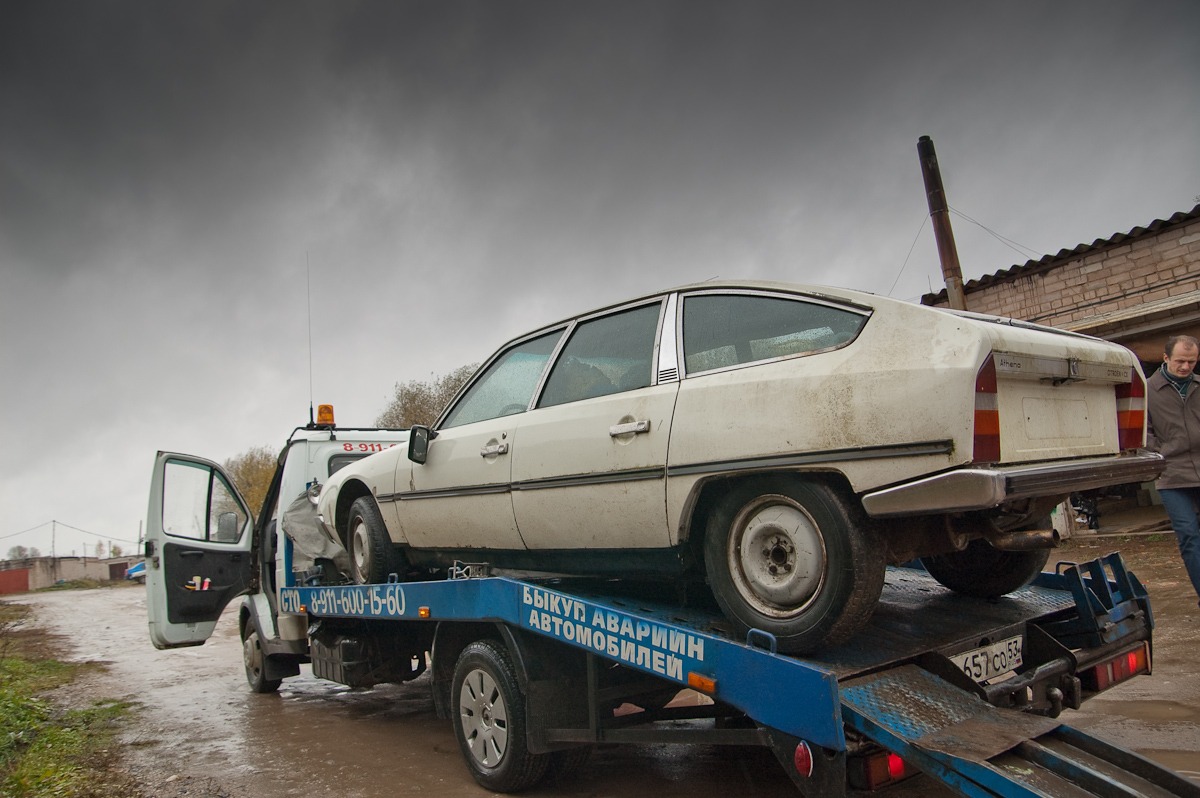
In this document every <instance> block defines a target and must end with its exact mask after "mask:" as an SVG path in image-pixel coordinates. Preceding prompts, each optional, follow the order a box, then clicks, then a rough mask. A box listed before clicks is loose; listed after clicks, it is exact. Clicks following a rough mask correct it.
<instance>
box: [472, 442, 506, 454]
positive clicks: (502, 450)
mask: <svg viewBox="0 0 1200 798" xmlns="http://www.w3.org/2000/svg"><path fill="white" fill-rule="evenodd" d="M498 454H508V444H507V443H493V444H491V445H490V446H484V447H483V448H482V449H480V450H479V456H480V457H495V456H496V455H498Z"/></svg>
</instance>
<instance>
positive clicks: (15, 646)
mask: <svg viewBox="0 0 1200 798" xmlns="http://www.w3.org/2000/svg"><path fill="white" fill-rule="evenodd" d="M29 613H30V609H29V608H28V607H25V606H21V605H17V604H8V603H5V602H0V795H3V796H6V797H8V796H11V798H115V796H135V795H138V794H139V793H138V791H137V789H136V785H134V784H132V783H131V781H130V779H129V777H128V776H127V775H126V774H125V773H124V772H123V771H122V770H120V768H118V767H116V766H115V765H116V760H117V759H119V755H114V753H113V752H114V751H116V742H117V741H116V732H117V729H118V724H119V722H120V720H121V718H123V717H124V715H125V714H126V713H127V711H128V709H129V705H128V704H126V703H124V702H119V701H101V702H98V703H95V704H93V705H92V706H90V707H86V708H82V709H63V708H60V707H57V706H55V704H54V703H53V702H51V701H49V700H47V699H46V698H45V693H46V692H47V691H49V690H53V689H55V688H60V687H64V686H66V685H69V684H71V682H73V681H74V680H75V678H76V677H77V676H78V674H79V673H80V671H81V669H82V668H86V667H93V666H88V665H78V664H71V663H65V662H60V661H58V660H57V659H54V658H53V657H52V656H51V652H50V651H48V647H47V645H46V638H45V636H44V635H40V634H38V633H37V632H36V630H30V629H28V628H26V620H27V617H28V615H29Z"/></svg>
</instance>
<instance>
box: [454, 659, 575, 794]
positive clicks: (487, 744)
mask: <svg viewBox="0 0 1200 798" xmlns="http://www.w3.org/2000/svg"><path fill="white" fill-rule="evenodd" d="M451 696H452V697H453V700H454V701H455V702H456V703H455V706H454V713H453V717H454V736H455V737H456V738H457V739H458V746H459V748H460V749H461V750H462V754H463V759H465V760H466V763H467V767H468V768H469V769H470V771H471V775H472V776H473V777H474V778H475V781H477V782H478V783H479V784H480V785H481V786H483V787H484V788H486V789H489V790H492V791H494V792H517V791H520V790H524V789H527V788H529V787H532V786H533V785H535V784H537V783H538V782H540V781H541V780H542V779H543V778H544V777H545V775H546V771H547V769H548V768H549V766H550V764H551V759H552V756H551V755H550V754H531V753H530V752H529V748H528V742H527V737H526V735H527V732H528V727H527V719H526V714H525V697H524V695H523V694H522V693H521V688H520V686H519V684H518V682H517V675H516V671H515V669H514V668H513V664H512V659H511V657H510V656H509V653H508V651H507V650H506V649H505V648H504V646H503V644H501V643H498V642H496V641H493V640H480V641H476V642H474V643H472V644H470V645H469V646H467V647H466V648H465V649H463V652H462V654H461V655H460V656H459V658H458V663H457V665H455V668H454V680H453V682H452V687H451Z"/></svg>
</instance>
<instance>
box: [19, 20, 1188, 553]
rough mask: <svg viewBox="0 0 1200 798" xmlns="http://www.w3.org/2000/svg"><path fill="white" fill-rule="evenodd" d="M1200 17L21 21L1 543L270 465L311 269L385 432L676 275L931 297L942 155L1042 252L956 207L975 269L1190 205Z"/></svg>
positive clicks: (110, 520)
mask: <svg viewBox="0 0 1200 798" xmlns="http://www.w3.org/2000/svg"><path fill="white" fill-rule="evenodd" d="M1198 31H1200V5H1197V4H1195V3H1193V2H1146V3H1126V2H1062V3H1053V4H1050V3H1042V2H1013V3H1004V4H993V5H990V6H984V5H981V4H961V3H950V2H944V3H943V2H938V3H913V4H896V3H888V2H861V3H854V4H832V3H824V4H809V3H799V2H754V1H753V0H752V1H751V2H738V3H712V2H657V3H656V2H649V3H642V2H638V3H631V2H536V3H531V2H504V1H503V0H495V1H494V2H472V3H463V2H437V3H415V2H360V3H354V2H336V3H335V2H327V3H314V2H274V1H268V2H257V3H246V2H204V3H192V2H188V3H185V2H149V1H147V2H141V3H129V2H106V3H84V2H73V3H65V2H44V0H36V1H35V2H13V1H12V0H4V2H0V277H2V283H0V325H2V327H0V331H2V333H3V340H4V343H3V345H2V346H0V373H2V374H3V375H4V385H5V390H4V392H3V397H4V405H5V415H6V416H7V420H8V424H7V425H6V426H7V429H8V436H7V441H6V444H5V446H4V447H3V448H4V460H3V462H4V472H3V474H2V476H3V479H2V484H3V487H0V506H3V507H4V509H5V517H4V520H3V521H2V522H0V555H2V554H3V553H4V552H6V551H7V550H8V548H9V546H11V545H16V544H20V545H25V546H37V547H39V548H41V549H42V550H43V552H44V553H49V550H50V529H51V527H50V526H49V522H50V521H51V520H57V521H59V522H62V523H63V524H66V525H70V526H73V527H76V528H79V529H82V530H85V531H86V532H88V533H92V534H83V533H77V532H75V531H74V530H71V529H65V530H64V529H63V528H62V527H61V526H60V527H58V528H57V530H56V538H57V539H56V542H55V545H56V547H57V550H58V553H59V554H64V553H70V551H71V550H72V549H74V550H76V551H77V552H81V550H82V546H83V545H84V544H85V543H87V544H93V543H94V542H95V541H96V540H99V539H100V537H108V538H112V539H115V540H117V541H123V542H124V541H132V540H135V539H136V538H137V532H138V522H139V520H140V519H141V518H143V517H144V514H145V504H146V494H147V490H148V477H149V473H150V468H151V463H152V460H153V455H154V452H155V450H157V449H171V450H182V451H190V452H193V453H197V454H202V455H205V456H208V457H211V458H213V459H217V460H223V459H225V458H227V457H230V456H232V455H235V454H237V453H239V452H241V451H244V450H245V449H247V448H249V447H251V446H255V445H262V444H270V445H272V446H278V445H280V444H282V442H283V440H284V438H285V437H286V435H287V433H288V432H289V431H290V430H291V429H292V428H293V427H294V426H296V425H297V424H300V423H303V422H304V421H305V420H306V418H307V406H308V402H309V398H310V390H309V383H310V379H309V363H310V358H309V345H308V335H309V323H310V322H309V317H308V315H307V312H306V306H307V305H308V303H309V301H310V300H309V290H308V288H307V287H306V282H308V280H310V281H311V306H312V315H311V330H312V350H311V351H312V358H311V362H312V366H313V377H312V386H313V388H312V395H313V397H312V398H313V399H315V401H317V402H324V401H331V402H334V403H335V404H336V405H337V408H338V415H339V420H340V421H341V422H342V423H346V424H370V423H372V422H373V421H374V419H375V417H376V416H377V415H378V414H379V412H380V411H381V410H382V409H383V407H384V406H385V404H386V402H387V400H388V398H389V397H390V395H391V393H392V389H393V386H394V384H395V383H396V382H404V381H407V380H411V379H423V378H427V377H429V376H430V375H431V374H441V373H444V372H446V371H449V370H451V369H453V368H455V367H457V366H459V365H462V364H464V363H468V362H474V361H479V360H481V359H483V358H484V357H485V356H486V355H487V354H488V353H489V352H490V351H491V350H492V349H494V348H495V346H497V345H498V344H500V343H501V342H503V341H504V340H505V339H507V338H509V337H511V336H513V335H516V334H519V333H521V332H524V331H525V330H527V329H530V328H532V327H535V326H537V325H539V324H541V323H543V322H546V321H550V320H553V319H555V318H558V317H561V316H565V315H568V314H571V313H574V312H576V311H581V310H585V309H588V308H590V307H593V306H597V305H600V304H604V303H607V302H612V301H617V300H620V299H622V298H625V297H627V296H631V295H633V294H637V293H642V292H645V291H650V290H654V289H657V288H662V287H667V286H670V285H675V284H679V283H684V282H691V281H696V280H704V279H707V278H710V277H714V276H718V275H720V276H725V277H738V276H741V277H750V278H767V279H782V280H789V281H795V282H805V283H817V284H833V285H840V286H845V287H850V288H857V289H863V290H868V291H873V292H876V293H881V294H890V295H892V296H896V297H899V298H906V299H915V298H916V297H918V296H919V295H920V294H922V293H924V292H926V291H929V290H931V289H933V290H936V289H938V288H939V287H940V286H939V280H940V272H939V269H938V261H937V255H936V249H935V245H934V242H933V238H932V235H931V233H930V230H929V227H928V225H927V224H926V225H925V226H924V228H923V229H922V223H923V221H924V219H925V217H926V215H927V209H926V206H925V197H924V192H923V188H922V185H921V176H920V171H919V166H918V161H917V157H916V141H917V139H918V137H919V136H921V135H924V134H928V135H930V136H932V137H933V140H934V142H935V144H936V146H937V149H938V155H939V158H940V161H941V165H942V170H943V177H944V178H945V180H946V188H947V192H948V195H949V198H950V203H951V205H952V206H953V207H954V208H956V209H957V210H959V211H961V212H962V213H963V214H966V216H969V217H971V218H972V219H974V220H977V221H978V222H979V223H980V224H982V225H985V226H986V227H988V228H990V229H991V230H993V231H995V233H997V234H999V235H1001V236H1004V237H1007V238H1008V239H1011V240H1012V241H1014V242H1016V243H1017V244H1019V245H1021V246H1022V247H1025V248H1027V249H1020V250H1016V249H1013V248H1011V247H1009V246H1007V245H1005V244H1003V243H1002V242H1000V241H999V240H998V239H997V238H996V237H994V236H993V235H990V234H989V233H988V232H986V231H985V230H983V229H982V228H981V227H979V226H977V225H975V224H972V223H971V222H969V221H967V220H966V219H965V218H963V217H958V216H956V217H955V218H954V225H955V232H956V234H957V237H958V247H959V253H960V257H961V259H962V262H963V269H964V273H965V276H966V278H967V279H970V278H972V277H978V276H981V275H983V274H988V273H991V272H994V271H997V270H999V269H1003V268H1007V267H1008V266H1010V265H1012V264H1014V263H1023V262H1024V261H1025V260H1026V259H1028V258H1029V257H1031V256H1032V257H1037V256H1040V255H1041V254H1042V253H1044V252H1055V251H1057V250H1059V249H1061V248H1071V247H1074V246H1075V245H1076V244H1079V243H1081V242H1091V241H1092V240H1094V239H1096V238H1106V237H1108V236H1110V235H1112V234H1113V233H1116V232H1124V231H1127V230H1129V229H1130V228H1131V227H1134V226H1137V225H1144V224H1147V223H1149V222H1150V221H1152V220H1154V219H1156V218H1163V217H1166V216H1169V215H1170V214H1171V213H1173V212H1175V211H1179V210H1187V209H1190V208H1191V207H1192V206H1193V205H1194V204H1195V202H1196V196H1197V195H1198V194H1200V155H1198V153H1200V36H1198V35H1197V32H1198ZM919 231H920V235H919V237H918V232H919ZM914 239H916V246H915V248H914V249H913V250H912V254H911V256H909V250H910V247H911V246H912V245H913V241H914ZM906 259H907V263H906ZM902 267H903V270H902ZM306 274H310V277H309V278H307V279H306ZM26 530H30V531H26ZM98 536H99V537H98ZM126 549H127V550H128V549H129V546H126Z"/></svg>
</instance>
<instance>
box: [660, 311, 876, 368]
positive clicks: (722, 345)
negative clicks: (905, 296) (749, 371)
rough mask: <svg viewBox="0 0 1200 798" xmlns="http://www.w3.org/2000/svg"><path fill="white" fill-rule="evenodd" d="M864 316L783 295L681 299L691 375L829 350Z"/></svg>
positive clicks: (686, 360)
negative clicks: (787, 297)
mask: <svg viewBox="0 0 1200 798" xmlns="http://www.w3.org/2000/svg"><path fill="white" fill-rule="evenodd" d="M867 318H868V317H867V316H866V315H864V314H861V313H855V312H853V311H850V310H845V309H843V308H836V307H831V306H829V305H823V304H820V303H818V302H809V301H804V300H798V299H786V298H783V297H773V296H760V295H754V294H700V295H697V296H689V297H685V298H684V302H683V357H684V366H685V367H686V368H687V371H688V373H689V374H695V373H697V372H702V371H712V370H714V369H722V368H729V367H731V366H740V365H742V364H745V363H753V362H755V361H759V360H771V359H773V358H779V357H788V356H791V355H799V354H805V353H810V352H819V351H823V350H826V349H833V348H836V347H839V346H842V345H844V344H846V343H849V342H850V341H852V340H854V337H855V336H856V335H858V331H859V330H861V329H862V326H863V325H864V324H866V322H867Z"/></svg>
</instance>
